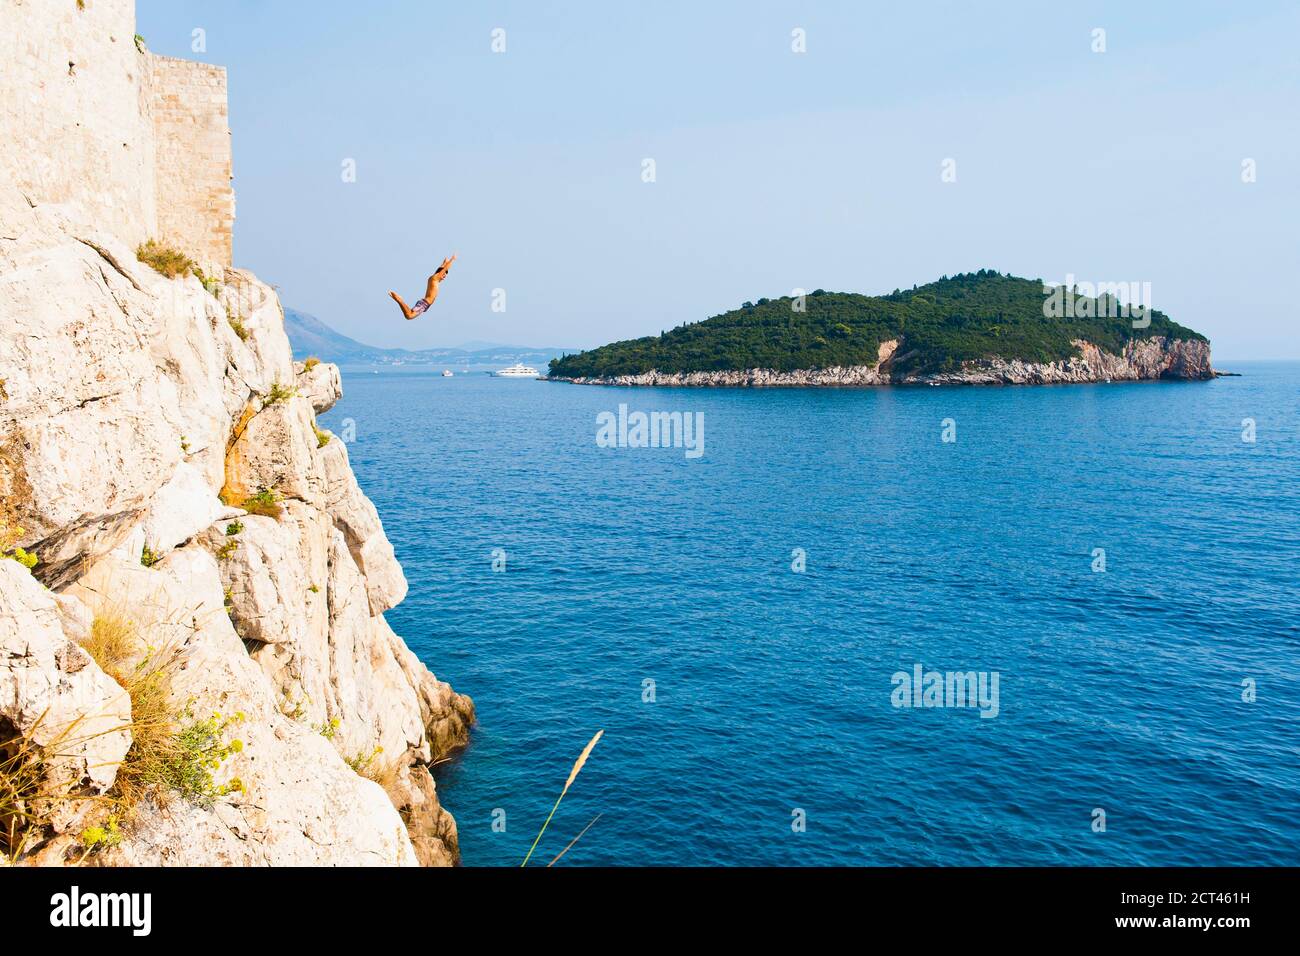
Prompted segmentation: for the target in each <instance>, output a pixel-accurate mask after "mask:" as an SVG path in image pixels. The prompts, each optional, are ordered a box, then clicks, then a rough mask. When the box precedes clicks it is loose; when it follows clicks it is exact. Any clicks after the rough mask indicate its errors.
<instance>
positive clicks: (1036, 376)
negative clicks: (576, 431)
mask: <svg viewBox="0 0 1300 956" xmlns="http://www.w3.org/2000/svg"><path fill="white" fill-rule="evenodd" d="M1074 344H1075V345H1076V346H1078V348H1079V350H1080V354H1079V355H1077V356H1073V357H1071V358H1069V359H1066V360H1065V361H1062V362H1046V363H1038V362H1022V361H1020V360H1018V359H1012V360H1003V359H988V360H983V361H978V362H967V363H966V364H965V366H964V367H963V368H962V369H961V371H957V372H942V373H934V374H925V375H914V374H904V373H902V372H898V371H895V370H894V369H893V364H894V358H895V356H896V355H899V354H900V352H901V353H903V354H905V353H906V351H907V349H906V344H905V343H903V342H900V341H899V340H897V339H895V340H892V341H889V342H885V343H884V344H882V345H881V347H880V360H879V362H878V363H877V364H876V365H854V366H849V367H835V368H822V369H798V370H795V371H789V372H781V371H776V370H775V369H763V368H754V369H745V370H743V371H719V372H659V371H656V370H651V371H649V372H642V373H640V374H637V375H614V376H608V377H575V378H566V377H561V376H556V377H552V378H550V379H549V381H556V382H572V383H574V384H577V385H626V386H633V385H657V386H681V387H755V388H758V387H773V388H780V387H786V388H799V387H808V386H849V387H852V386H865V385H1049V384H1061V383H1069V382H1105V381H1139V380H1146V379H1186V380H1198V379H1210V378H1214V377H1215V374H1216V373H1215V372H1214V369H1213V368H1212V366H1211V365H1210V347H1209V344H1208V343H1206V342H1203V341H1201V340H1199V339H1198V340H1182V339H1175V340H1173V341H1166V340H1165V339H1163V338H1159V337H1156V338H1150V339H1138V340H1134V341H1132V342H1130V343H1129V344H1128V346H1127V347H1126V348H1125V349H1124V354H1123V355H1115V354H1113V353H1110V352H1106V351H1103V350H1102V349H1100V348H1098V347H1097V346H1095V345H1093V344H1092V343H1090V342H1084V341H1082V340H1079V341H1076V342H1075V343H1074Z"/></svg>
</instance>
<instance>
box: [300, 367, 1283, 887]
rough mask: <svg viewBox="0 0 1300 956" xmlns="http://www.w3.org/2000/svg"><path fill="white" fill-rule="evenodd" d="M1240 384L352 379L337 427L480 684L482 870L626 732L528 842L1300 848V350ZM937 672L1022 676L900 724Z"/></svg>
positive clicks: (1005, 860)
mask: <svg viewBox="0 0 1300 956" xmlns="http://www.w3.org/2000/svg"><path fill="white" fill-rule="evenodd" d="M1232 368H1234V369H1235V370H1238V371H1242V372H1244V373H1246V374H1245V376H1244V377H1242V378H1228V379H1220V380H1217V381H1214V382H1206V383H1172V382H1170V383H1134V384H1113V385H1096V386H1088V385H1082V386H1053V387H1039V388H1024V387H1018V388H1014V387H1013V388H907V389H903V388H877V389H843V390H838V389H799V390H771V391H765V390H727V389H708V390H678V389H637V390H624V389H608V388H593V387H581V386H572V385H563V384H550V383H544V382H536V381H531V380H503V379H494V378H490V377H488V376H486V375H472V376H459V377H456V378H450V379H444V378H441V377H439V376H437V375H436V374H423V373H418V374H417V373H406V374H401V373H396V372H381V373H379V374H372V373H371V372H370V371H368V370H365V371H363V370H359V369H351V370H345V373H344V388H345V391H346V396H345V398H344V399H343V400H342V401H341V402H340V403H339V405H338V406H337V407H336V408H335V409H334V410H333V411H331V412H330V413H329V414H327V415H325V416H323V417H322V421H323V422H324V424H326V425H327V426H328V427H330V428H332V429H334V430H335V431H340V430H341V429H342V427H343V425H342V422H343V420H344V419H346V418H350V419H352V420H353V422H354V423H355V430H356V440H355V441H354V442H353V443H351V444H350V446H349V452H350V454H351V456H352V462H353V465H354V467H355V469H356V471H357V474H358V476H359V478H360V481H361V484H362V487H363V488H364V489H365V490H366V491H367V492H368V493H369V495H370V496H371V497H372V498H373V499H374V501H375V503H376V505H377V506H378V508H379V512H380V515H381V516H382V518H383V521H384V526H385V529H386V530H387V532H388V536H389V537H390V538H391V539H392V541H393V544H394V546H395V547H396V550H397V556H398V558H399V559H400V560H401V562H402V564H403V566H404V567H405V570H406V576H407V578H408V579H409V581H410V585H411V591H410V596H409V597H408V598H407V599H406V601H405V602H404V603H403V604H401V605H400V606H398V607H397V608H395V609H394V610H392V611H391V612H389V619H390V620H391V622H392V624H393V626H394V628H395V629H396V630H397V632H398V633H399V634H401V635H403V636H404V637H405V639H406V640H407V642H408V643H409V644H410V645H411V647H412V648H413V649H414V650H415V651H416V653H418V654H419V655H420V656H421V657H422V658H423V659H424V660H425V661H426V662H427V663H428V665H429V666H430V668H431V669H432V670H433V671H434V672H435V673H436V674H437V675H438V676H439V677H440V678H442V679H445V680H448V681H450V682H451V683H452V684H453V686H455V687H456V688H457V689H458V690H461V691H463V692H466V693H469V694H471V695H472V696H473V697H474V699H475V701H476V703H477V706H478V714H479V725H478V728H477V729H476V731H475V735H474V739H473V743H472V745H471V747H470V749H469V750H468V751H467V752H466V753H465V754H464V755H463V756H461V757H460V758H458V759H456V760H455V761H454V762H452V763H450V764H445V765H443V766H442V767H440V768H438V788H439V792H440V794H441V796H442V800H443V802H444V804H445V805H446V806H447V807H448V809H450V810H451V812H452V813H453V814H454V815H455V816H456V819H457V821H458V823H459V826H460V840H461V848H462V852H463V856H464V862H465V863H466V864H467V865H471V866H473V865H496V864H517V863H518V862H519V861H520V860H521V859H522V858H523V856H524V854H525V853H526V852H527V849H528V846H529V844H530V843H531V842H532V838H533V837H534V836H535V834H536V832H537V829H538V827H540V825H541V823H542V821H543V819H545V816H546V813H547V812H548V811H549V809H550V806H551V803H552V802H553V801H554V799H555V797H556V795H557V794H558V792H559V790H560V787H561V786H562V785H563V783H564V779H565V777H566V776H567V774H568V772H569V768H570V766H571V765H572V762H573V760H574V758H575V757H576V756H577V754H578V753H579V751H580V750H581V749H582V747H583V745H584V744H585V743H586V742H587V740H588V739H590V737H591V735H592V734H593V733H594V732H595V731H596V730H597V729H599V728H604V730H605V736H604V739H603V740H602V741H601V743H600V745H599V746H598V747H597V748H596V751H595V753H594V754H593V756H592V759H591V760H590V761H589V762H588V764H587V766H586V768H585V769H584V770H583V772H582V775H581V776H580V777H579V778H578V781H577V783H576V784H575V785H574V787H573V789H572V790H571V791H570V793H569V795H568V796H567V797H566V798H565V801H564V803H563V805H562V806H561V809H560V812H559V813H557V814H556V817H555V820H554V821H553V822H552V824H551V828H550V830H549V831H548V832H547V835H546V838H545V840H544V841H543V843H542V846H541V847H540V849H539V851H538V854H537V856H535V857H534V861H537V860H539V859H540V860H541V862H543V863H544V862H546V861H549V860H550V858H551V857H552V856H554V855H555V853H558V852H559V850H560V849H561V848H562V847H563V846H564V845H565V843H567V842H568V841H569V840H570V839H571V838H572V837H573V836H575V835H576V834H577V833H578V831H579V830H581V829H582V827H583V826H585V825H586V824H587V823H588V822H589V821H590V820H591V819H592V818H593V817H595V816H596V815H597V814H601V817H600V820H599V821H598V822H597V823H596V825H595V826H593V827H592V828H591V830H590V831H589V832H588V833H587V834H586V836H584V837H583V839H582V840H581V841H580V842H579V843H578V844H577V846H575V847H574V848H573V850H571V851H570V852H569V854H568V855H567V856H566V858H565V862H566V863H571V864H707V865H714V864H781V865H800V864H945V865H946V864H952V865H958V864H1246V863H1255V864H1269V863H1271V864H1292V865H1295V864H1297V863H1300V588H1298V587H1297V572H1298V570H1300V481H1298V479H1300V365H1296V364H1245V363H1241V364H1238V365H1235V366H1232ZM619 403H628V405H629V407H630V408H631V409H632V410H642V411H647V412H648V411H656V410H660V411H672V410H680V411H690V412H696V411H699V412H703V413H704V420H705V453H704V455H703V457H701V458H699V459H697V460H688V459H687V458H686V457H685V455H684V454H683V451H682V450H681V449H609V448H599V447H597V445H596V443H595V433H596V416H597V414H598V413H599V412H602V411H616V410H617V408H618V405H619ZM945 418H951V419H953V420H954V421H955V422H956V429H957V441H956V442H955V443H950V444H945V443H943V442H941V441H940V432H941V423H942V421H943V419H945ZM1245 418H1252V419H1254V420H1255V422H1256V429H1257V440H1256V441H1255V443H1253V444H1251V443H1247V442H1244V441H1243V440H1242V420H1243V419H1245ZM796 548H802V549H804V551H805V552H806V554H807V570H806V572H805V573H802V574H799V573H795V572H793V571H792V570H791V561H792V553H793V552H794V549H796ZM1097 548H1102V549H1104V550H1105V560H1106V570H1105V572H1104V573H1097V572H1094V570H1093V565H1094V557H1093V555H1094V549H1097ZM496 549H501V550H503V551H504V552H505V556H506V570H505V572H504V573H495V572H494V571H493V570H492V559H493V552H494V551H495V550H496ZM917 663H920V664H922V665H924V666H925V667H926V668H927V669H930V668H934V669H938V670H959V669H960V670H978V671H997V672H999V675H1000V683H999V706H1000V710H999V713H998V716H997V717H996V718H994V719H981V718H980V716H979V714H978V712H977V711H976V710H973V709H964V710H958V709H942V708H940V709H911V710H905V709H896V708H895V707H893V706H892V705H891V703H890V693H891V690H892V689H893V685H892V684H891V675H892V674H894V673H895V672H896V671H900V670H902V671H910V670H911V669H912V667H913V665H915V664H917ZM1248 678H1249V679H1252V680H1254V681H1255V686H1256V688H1257V695H1258V699H1257V700H1256V702H1254V703H1246V702H1243V700H1242V692H1243V685H1242V682H1243V680H1245V679H1248ZM646 681H653V682H654V688H655V698H656V699H655V700H654V702H652V703H648V702H643V699H642V698H643V687H644V686H645V684H644V682H646ZM796 808H798V809H802V810H803V811H804V812H805V813H806V817H807V831H806V832H804V833H794V832H792V830H791V819H792V816H791V814H792V811H794V810H795V809H796ZM1095 808H1102V809H1104V811H1105V813H1106V824H1107V826H1106V832H1105V833H1094V832H1093V831H1092V828H1091V823H1092V818H1093V811H1094V809H1095ZM496 810H502V811H504V813H505V820H506V830H505V832H504V833H500V832H494V831H493V827H492V823H493V819H494V816H493V814H494V811H496ZM498 816H499V815H498Z"/></svg>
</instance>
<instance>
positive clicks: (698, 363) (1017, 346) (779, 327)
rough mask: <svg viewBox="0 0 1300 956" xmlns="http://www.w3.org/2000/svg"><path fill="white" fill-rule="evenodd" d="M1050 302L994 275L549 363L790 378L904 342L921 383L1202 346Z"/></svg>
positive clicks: (815, 295)
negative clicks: (1020, 365) (1163, 342)
mask: <svg viewBox="0 0 1300 956" xmlns="http://www.w3.org/2000/svg"><path fill="white" fill-rule="evenodd" d="M1047 299H1048V296H1047V295H1046V294H1045V293H1044V284H1043V280H1041V279H1022V278H1018V277H1016V276H1012V275H1004V274H1001V273H998V272H996V271H994V270H991V269H981V270H980V271H978V272H969V273H963V274H961V275H955V276H944V277H943V278H941V279H939V280H938V281H937V282H931V283H929V284H927V285H923V286H916V287H913V288H912V289H906V290H897V289H896V290H895V291H894V292H892V293H890V294H889V295H881V296H870V295H860V294H858V293H853V292H826V291H824V290H822V289H817V290H815V291H813V292H810V293H808V294H807V296H806V297H804V300H803V305H804V310H803V311H799V310H797V309H796V308H795V305H796V304H798V303H797V302H796V300H794V299H793V298H792V297H790V296H784V297H782V298H779V299H759V300H758V301H757V302H746V303H745V304H744V305H742V306H741V307H740V308H739V309H733V310H732V311H730V312H726V313H723V314H722V315H715V316H713V317H712V318H709V319H705V320H703V321H701V322H694V323H688V324H684V325H680V326H678V327H677V328H675V329H672V330H671V331H667V332H663V333H662V334H660V335H651V336H646V337H645V338H639V339H629V340H627V341H623V342H614V343H612V344H610V345H604V346H601V347H600V348H596V349H591V350H588V351H585V352H580V353H578V354H575V355H564V356H561V357H560V358H557V359H554V360H552V361H551V363H550V373H549V374H550V377H552V378H564V379H576V378H588V379H590V378H609V377H611V376H618V375H639V374H642V373H645V372H649V371H651V370H656V371H658V372H660V373H669V374H671V373H689V372H719V371H740V370H745V369H772V370H775V371H778V372H789V371H795V370H800V369H826V368H834V367H852V366H874V365H876V363H877V361H878V358H879V350H880V346H881V344H882V343H884V342H888V341H891V340H895V339H898V340H901V344H900V346H899V348H898V349H897V352H896V357H895V358H894V360H893V370H894V372H896V373H898V374H902V375H916V376H920V375H930V374H940V373H947V372H957V371H959V370H960V369H961V368H962V366H963V363H966V362H970V361H978V360H984V359H994V358H996V359H1002V360H1008V361H1009V360H1019V361H1022V362H1033V363H1048V362H1058V361H1063V360H1066V359H1069V358H1071V357H1074V356H1077V355H1078V354H1079V351H1080V350H1079V348H1078V347H1077V346H1076V345H1075V341H1076V340H1084V341H1087V342H1090V343H1092V344H1093V345H1096V346H1098V347H1099V348H1101V349H1102V350H1104V351H1106V352H1110V353H1113V354H1120V353H1122V352H1123V351H1124V349H1125V346H1126V345H1127V344H1128V343H1129V342H1130V340H1134V339H1151V338H1158V337H1163V338H1166V339H1168V340H1184V341H1199V342H1205V341H1206V339H1205V336H1203V335H1201V334H1200V333H1198V332H1193V331H1192V330H1191V329H1188V328H1185V327H1184V326H1181V325H1179V324H1177V323H1176V322H1173V321H1172V320H1170V319H1169V318H1168V317H1167V316H1166V315H1164V314H1163V313H1161V312H1159V311H1155V310H1152V311H1150V312H1149V314H1148V315H1147V318H1149V320H1150V324H1149V325H1146V326H1145V327H1140V328H1134V320H1133V318H1132V317H1130V316H1129V315H1128V314H1125V313H1124V310H1123V309H1122V307H1117V306H1118V303H1117V301H1116V300H1115V299H1114V298H1112V297H1108V296H1106V295H1104V294H1103V295H1102V296H1100V297H1098V298H1090V297H1087V296H1082V295H1080V296H1078V297H1076V298H1073V299H1072V305H1073V307H1072V308H1070V309H1069V313H1070V314H1069V315H1061V316H1050V317H1049V315H1048V314H1045V313H1046V312H1047V311H1048V310H1045V308H1044V302H1045V300H1047ZM1116 313H1118V314H1116ZM1140 321H1145V320H1140ZM1139 324H1140V323H1139Z"/></svg>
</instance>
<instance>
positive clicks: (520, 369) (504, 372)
mask: <svg viewBox="0 0 1300 956" xmlns="http://www.w3.org/2000/svg"><path fill="white" fill-rule="evenodd" d="M492 374H493V375H496V376H499V377H500V378H537V376H538V374H539V373H538V371H537V369H535V368H533V367H532V366H531V365H524V364H522V363H520V362H516V363H515V364H514V365H511V366H510V367H509V368H503V369H499V370H497V371H496V372H493V373H492Z"/></svg>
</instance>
